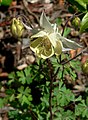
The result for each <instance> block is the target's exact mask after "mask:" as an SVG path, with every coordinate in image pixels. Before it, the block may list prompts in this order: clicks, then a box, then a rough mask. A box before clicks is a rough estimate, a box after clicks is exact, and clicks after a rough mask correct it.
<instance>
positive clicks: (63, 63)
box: [61, 47, 88, 65]
mask: <svg viewBox="0 0 88 120" xmlns="http://www.w3.org/2000/svg"><path fill="white" fill-rule="evenodd" d="M87 49H88V47H86V48H85V49H83V50H82V51H81V52H80V53H79V54H77V55H76V56H75V57H73V58H71V59H69V60H68V61H65V62H62V63H61V64H62V65H65V64H67V63H68V62H70V61H72V60H74V59H75V58H77V57H78V56H80V55H81V54H82V53H83V52H84V51H86V50H87Z"/></svg>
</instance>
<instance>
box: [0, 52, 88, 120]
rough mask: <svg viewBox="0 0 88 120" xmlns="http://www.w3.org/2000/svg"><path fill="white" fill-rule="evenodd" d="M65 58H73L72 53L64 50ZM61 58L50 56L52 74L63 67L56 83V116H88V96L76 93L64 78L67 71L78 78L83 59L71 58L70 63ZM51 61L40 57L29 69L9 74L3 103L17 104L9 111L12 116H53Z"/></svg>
mask: <svg viewBox="0 0 88 120" xmlns="http://www.w3.org/2000/svg"><path fill="white" fill-rule="evenodd" d="M65 59H69V55H66V54H62V57H61V60H65ZM59 62H60V61H59V59H58V60H57V58H55V57H52V58H51V59H50V63H52V66H53V72H54V73H52V74H55V73H56V72H57V69H58V68H59V71H58V73H57V77H56V79H55V80H54V81H53V86H52V87H53V89H52V98H51V103H52V117H53V119H54V120H75V119H76V118H77V117H79V118H83V119H84V118H85V119H87V118H88V115H87V111H88V110H87V102H88V98H87V97H86V101H85V100H84V99H82V97H81V96H78V97H76V96H75V95H74V94H73V93H72V91H71V90H70V89H68V88H67V87H66V85H65V84H64V82H63V81H62V80H64V79H65V76H66V75H69V76H71V78H72V79H73V80H76V71H79V70H80V66H79V65H80V62H79V61H78V60H76V61H71V62H70V63H67V64H66V65H62V64H59ZM50 63H49V64H50ZM49 64H48V61H47V60H43V59H40V60H39V59H37V61H36V63H34V64H33V65H30V66H29V67H27V68H26V69H24V70H22V71H16V72H12V73H10V74H9V81H8V83H7V86H8V87H7V88H8V89H7V90H6V94H7V96H6V97H5V102H4V101H2V99H0V101H1V102H0V104H1V105H0V107H3V105H4V104H6V103H9V104H10V106H12V107H13V108H14V109H13V110H10V111H9V113H8V115H9V120H10V119H14V120H19V119H21V120H24V119H25V120H32V119H35V120H49V119H50V111H49V110H50V107H51V106H50V102H49V101H50V84H51V78H50V71H49V69H50V68H49ZM63 66H64V69H63ZM77 66H79V67H77ZM73 71H74V72H73ZM62 74H63V75H62ZM62 76H63V77H62ZM3 100H4V99H3ZM83 109H84V111H83Z"/></svg>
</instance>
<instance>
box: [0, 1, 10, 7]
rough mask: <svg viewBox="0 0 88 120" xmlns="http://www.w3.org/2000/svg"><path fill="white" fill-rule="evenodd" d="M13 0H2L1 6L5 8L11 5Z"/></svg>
mask: <svg viewBox="0 0 88 120" xmlns="http://www.w3.org/2000/svg"><path fill="white" fill-rule="evenodd" d="M11 2H12V0H1V2H0V4H1V5H4V6H9V5H11Z"/></svg>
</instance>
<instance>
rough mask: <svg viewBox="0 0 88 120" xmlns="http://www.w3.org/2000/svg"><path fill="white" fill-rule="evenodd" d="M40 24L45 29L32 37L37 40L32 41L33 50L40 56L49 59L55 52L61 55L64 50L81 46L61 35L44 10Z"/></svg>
mask: <svg viewBox="0 0 88 120" xmlns="http://www.w3.org/2000/svg"><path fill="white" fill-rule="evenodd" d="M40 26H41V27H42V28H43V30H41V31H40V32H38V33H37V34H35V35H33V36H31V39H35V40H34V41H31V42H30V48H31V50H32V51H33V52H35V54H36V55H37V56H38V57H40V58H43V59H47V58H49V57H51V56H53V55H54V54H55V55H57V56H59V55H60V54H61V52H62V51H68V50H71V49H77V48H78V47H81V46H80V45H79V44H78V43H76V42H74V41H71V40H69V39H67V38H65V37H63V36H61V34H60V33H59V32H58V29H57V27H56V24H55V25H53V26H52V24H51V23H50V22H49V21H48V20H47V18H46V15H45V13H44V12H43V13H42V15H41V17H40Z"/></svg>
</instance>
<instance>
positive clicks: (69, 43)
mask: <svg viewBox="0 0 88 120" xmlns="http://www.w3.org/2000/svg"><path fill="white" fill-rule="evenodd" d="M60 39H61V40H62V43H63V46H64V47H65V48H70V49H77V48H79V47H82V46H81V45H79V44H78V43H76V42H74V41H72V40H69V39H67V38H65V37H62V36H61V37H60Z"/></svg>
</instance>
